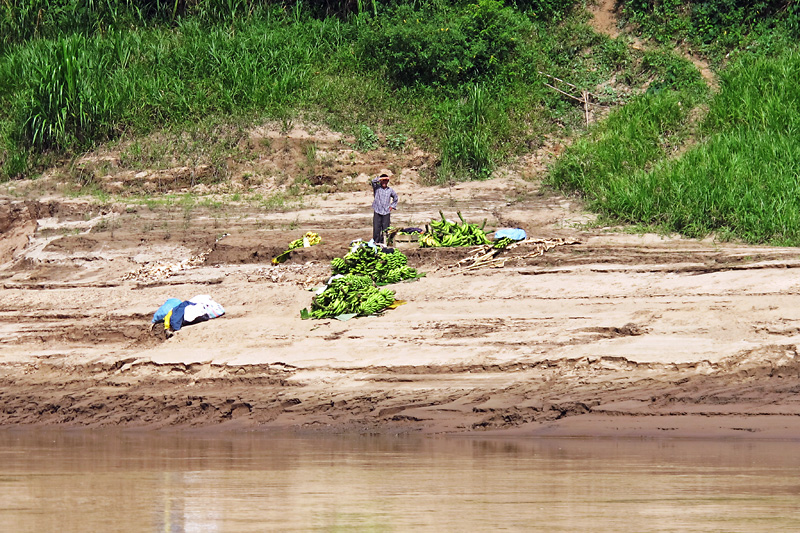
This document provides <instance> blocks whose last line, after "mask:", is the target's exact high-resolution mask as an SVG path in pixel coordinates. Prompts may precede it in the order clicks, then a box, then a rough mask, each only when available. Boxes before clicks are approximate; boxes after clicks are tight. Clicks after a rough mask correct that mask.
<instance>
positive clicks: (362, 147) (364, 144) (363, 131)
mask: <svg viewBox="0 0 800 533" xmlns="http://www.w3.org/2000/svg"><path fill="white" fill-rule="evenodd" d="M378 146H380V139H378V136H377V135H376V134H375V132H374V131H372V128H370V127H369V126H366V125H364V124H361V125H359V126H358V130H357V131H356V145H355V148H356V150H358V151H359V152H369V151H370V150H374V149H376V148H377V147H378Z"/></svg>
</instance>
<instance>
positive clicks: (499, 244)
mask: <svg viewBox="0 0 800 533" xmlns="http://www.w3.org/2000/svg"><path fill="white" fill-rule="evenodd" d="M512 242H517V241H515V240H514V239H512V238H511V237H503V238H502V239H498V240H496V241H494V244H493V245H492V248H494V249H495V250H502V249H504V248H505V247H506V246H508V245H509V244H511V243H512Z"/></svg>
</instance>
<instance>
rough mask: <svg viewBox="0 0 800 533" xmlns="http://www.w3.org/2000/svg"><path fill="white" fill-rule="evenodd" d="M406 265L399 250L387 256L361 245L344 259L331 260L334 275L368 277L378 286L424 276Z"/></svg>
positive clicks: (405, 258)
mask: <svg viewBox="0 0 800 533" xmlns="http://www.w3.org/2000/svg"><path fill="white" fill-rule="evenodd" d="M407 263H408V258H407V257H406V256H405V254H404V253H403V252H401V251H400V250H395V251H394V252H392V253H388V254H387V253H384V252H383V251H381V250H380V249H379V248H372V247H370V246H368V245H366V244H362V245H361V246H359V247H358V248H356V249H355V250H352V251H351V252H349V253H347V254H345V256H344V257H334V258H333V259H332V260H331V270H333V273H334V274H357V275H359V276H369V277H370V278H371V279H372V280H373V281H374V282H375V283H377V284H378V285H386V284H387V283H397V282H398V281H403V280H405V279H412V278H418V277H420V276H422V275H424V274H420V273H419V272H417V270H416V269H415V268H411V267H410V266H408V264H407Z"/></svg>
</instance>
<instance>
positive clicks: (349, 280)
mask: <svg viewBox="0 0 800 533" xmlns="http://www.w3.org/2000/svg"><path fill="white" fill-rule="evenodd" d="M393 303H394V291H393V290H390V289H379V288H378V287H376V286H375V284H374V283H373V282H372V280H371V279H370V278H369V277H367V276H356V275H353V274H347V275H345V276H342V277H341V278H336V279H334V280H332V281H331V282H330V283H329V284H328V286H327V287H326V288H325V290H324V291H322V292H321V293H320V294H318V295H316V296H315V297H314V300H313V301H312V302H311V312H308V311H307V310H306V309H303V311H301V312H300V316H301V317H303V318H332V317H335V316H339V315H342V314H348V313H352V314H356V315H362V316H366V315H374V314H376V313H380V312H381V311H383V310H384V309H386V308H387V307H389V306H390V305H392V304H393Z"/></svg>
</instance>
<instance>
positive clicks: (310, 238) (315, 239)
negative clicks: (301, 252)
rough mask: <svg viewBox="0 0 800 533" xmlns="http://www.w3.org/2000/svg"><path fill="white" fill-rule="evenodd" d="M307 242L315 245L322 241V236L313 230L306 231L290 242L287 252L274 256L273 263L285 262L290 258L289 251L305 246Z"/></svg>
mask: <svg viewBox="0 0 800 533" xmlns="http://www.w3.org/2000/svg"><path fill="white" fill-rule="evenodd" d="M306 242H308V245H309V246H314V245H315V244H319V243H321V242H322V238H321V237H320V236H319V234H317V233H314V232H313V231H309V232H306V234H305V235H303V236H302V237H300V238H299V239H295V240H293V241H292V242H290V243H289V248H287V249H286V251H285V252H283V253H282V254H280V255H279V256H277V257H274V258H273V259H272V264H273V265H277V264H279V263H283V262H284V261H286V260H287V259H288V258H289V252H291V251H292V250H294V249H295V248H301V247H303V246H305V245H306Z"/></svg>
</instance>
